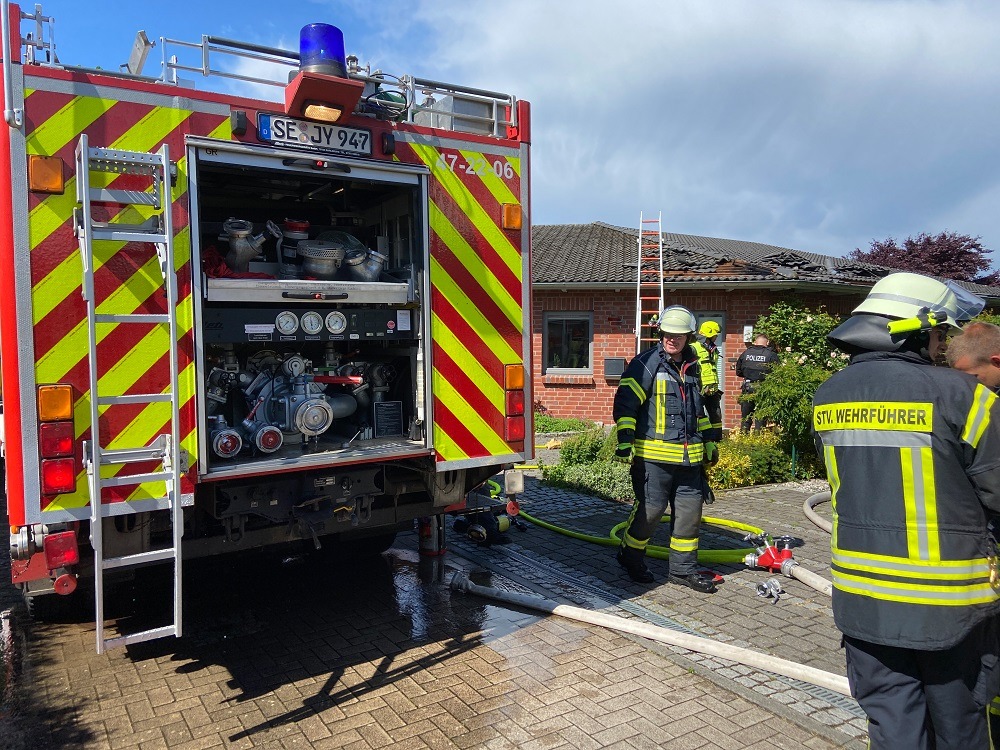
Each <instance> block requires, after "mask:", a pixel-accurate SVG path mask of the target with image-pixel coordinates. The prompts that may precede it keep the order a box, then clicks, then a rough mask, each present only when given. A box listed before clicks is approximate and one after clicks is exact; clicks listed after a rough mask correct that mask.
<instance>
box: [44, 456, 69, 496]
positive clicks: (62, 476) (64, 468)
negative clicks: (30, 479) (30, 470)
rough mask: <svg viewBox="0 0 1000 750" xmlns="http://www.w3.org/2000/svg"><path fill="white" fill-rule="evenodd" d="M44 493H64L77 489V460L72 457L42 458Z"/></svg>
mask: <svg viewBox="0 0 1000 750" xmlns="http://www.w3.org/2000/svg"><path fill="white" fill-rule="evenodd" d="M41 465H42V494H43V495H63V494H65V493H67V492H74V491H75V490H76V461H75V460H74V459H72V458H43V459H42V464H41Z"/></svg>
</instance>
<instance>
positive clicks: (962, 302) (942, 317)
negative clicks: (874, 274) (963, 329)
mask: <svg viewBox="0 0 1000 750" xmlns="http://www.w3.org/2000/svg"><path fill="white" fill-rule="evenodd" d="M983 306H984V303H983V300H981V299H979V298H978V297H976V296H975V295H973V294H971V293H970V292H967V291H966V290H964V289H962V288H961V287H959V286H958V285H957V284H952V283H946V282H943V281H938V280H936V279H932V278H930V277H929V276H921V275H920V274H917V273H891V274H889V275H888V276H886V277H885V278H882V279H879V280H878V281H877V282H875V285H874V286H873V287H872V288H871V291H870V292H869V293H868V296H867V297H866V298H865V301H864V302H862V303H861V304H860V305H858V306H857V307H856V308H854V314H855V315H857V314H858V313H869V314H872V315H883V316H885V317H887V318H892V319H893V320H894V321H899V323H900V324H902V325H890V330H892V331H893V332H894V333H896V332H899V333H902V332H904V331H905V330H909V331H917V330H927V329H929V328H934V327H935V326H939V325H949V326H951V327H953V328H958V327H959V324H960V323H964V322H966V321H967V320H969V318H972V317H974V316H975V315H977V314H978V313H979V312H980V311H981V310H982V309H983Z"/></svg>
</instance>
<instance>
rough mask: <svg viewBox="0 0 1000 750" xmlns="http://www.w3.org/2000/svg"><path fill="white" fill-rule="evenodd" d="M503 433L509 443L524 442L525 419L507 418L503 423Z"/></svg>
mask: <svg viewBox="0 0 1000 750" xmlns="http://www.w3.org/2000/svg"><path fill="white" fill-rule="evenodd" d="M503 433H504V435H503V437H504V440H506V441H507V442H508V443H516V442H519V441H521V440H524V417H507V418H506V419H505V420H504V421H503Z"/></svg>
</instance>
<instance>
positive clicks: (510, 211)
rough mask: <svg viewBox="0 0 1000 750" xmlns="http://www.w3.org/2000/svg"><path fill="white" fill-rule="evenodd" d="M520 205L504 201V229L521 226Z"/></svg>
mask: <svg viewBox="0 0 1000 750" xmlns="http://www.w3.org/2000/svg"><path fill="white" fill-rule="evenodd" d="M521 215H522V212H521V207H520V206H519V205H518V204H516V203H504V204H503V228H504V229H520V228H521Z"/></svg>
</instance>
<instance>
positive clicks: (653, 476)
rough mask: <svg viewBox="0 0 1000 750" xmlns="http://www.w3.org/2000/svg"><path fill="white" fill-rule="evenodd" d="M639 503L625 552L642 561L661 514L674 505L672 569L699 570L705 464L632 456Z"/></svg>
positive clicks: (680, 572) (681, 573)
mask: <svg viewBox="0 0 1000 750" xmlns="http://www.w3.org/2000/svg"><path fill="white" fill-rule="evenodd" d="M631 474H632V489H633V490H634V491H635V505H633V506H632V513H631V515H630V516H629V520H628V527H627V529H626V531H625V534H624V536H623V548H624V554H625V555H626V556H627V557H629V558H631V559H633V560H635V561H639V560H641V559H642V557H643V555H644V554H645V553H646V546H647V545H648V544H649V539H650V537H652V536H653V532H654V531H656V527H657V525H658V524H659V523H660V518H661V517H662V516H663V514H664V512H666V510H667V508H668V507H669V508H670V573H671V574H672V575H678V576H686V575H688V574H690V573H694V572H696V571H697V569H698V568H697V563H698V529H699V527H700V526H701V504H702V501H703V499H704V494H705V480H704V474H703V473H702V470H701V466H700V465H699V466H680V465H678V464H661V463H654V462H652V461H646V460H644V459H642V458H634V459H633V460H632V469H631Z"/></svg>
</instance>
